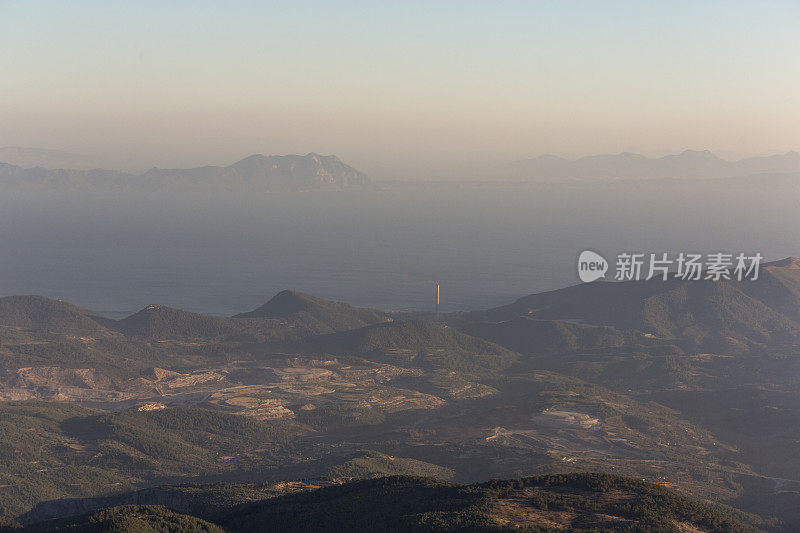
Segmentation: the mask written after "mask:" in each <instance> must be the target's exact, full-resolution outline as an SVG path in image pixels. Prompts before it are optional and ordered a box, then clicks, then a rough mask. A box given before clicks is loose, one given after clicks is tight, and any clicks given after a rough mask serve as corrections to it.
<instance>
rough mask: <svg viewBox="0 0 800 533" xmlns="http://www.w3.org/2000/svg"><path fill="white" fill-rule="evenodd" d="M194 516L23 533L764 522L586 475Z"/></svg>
mask: <svg viewBox="0 0 800 533" xmlns="http://www.w3.org/2000/svg"><path fill="white" fill-rule="evenodd" d="M201 490H202V489H201ZM200 516H202V517H203V518H196V517H194V516H189V515H185V514H180V513H177V512H175V511H171V510H169V509H167V508H165V507H161V506H141V505H138V506H131V505H129V506H121V507H112V508H108V509H102V510H97V511H92V512H89V513H87V514H84V515H80V516H75V517H70V518H61V519H55V520H50V521H46V522H40V523H38V524H33V525H29V526H27V527H25V528H24V529H23V530H22V531H24V532H27V531H31V532H42V533H46V532H54V531H63V530H77V529H80V530H81V531H98V532H100V531H109V532H110V531H171V532H175V533H183V532H206V531H208V532H216V531H223V530H224V531H228V532H233V533H236V532H245V531H285V532H291V531H320V532H325V531H336V532H339V531H359V532H372V531H375V532H385V531H430V532H435V531H439V532H447V531H476V532H477V531H485V532H489V531H497V532H500V531H530V532H545V531H559V530H569V531H576V532H590V531H592V532H594V531H663V532H676V533H678V532H686V531H706V532H720V533H721V532H742V533H745V532H756V531H759V529H758V527H759V526H762V525H763V524H764V523H763V521H762V520H761V519H759V518H758V517H756V516H753V515H748V514H745V513H742V512H739V511H736V510H733V509H729V508H725V507H719V506H712V505H708V504H704V503H700V502H697V501H694V500H691V499H689V498H686V497H684V496H679V495H677V494H675V493H674V492H671V491H669V490H667V489H665V488H663V487H659V486H656V485H652V484H649V483H645V482H643V481H638V480H633V479H630V478H626V477H622V476H616V475H609V474H593V473H574V474H562V475H546V476H536V477H529V478H522V479H510V480H494V481H490V482H486V483H479V484H474V485H459V484H453V483H447V482H443V481H437V480H432V479H429V478H421V477H408V476H394V477H384V478H379V479H372V480H362V481H353V482H349V483H345V484H341V485H330V486H326V487H321V488H316V489H313V490H305V491H301V492H293V493H289V494H285V495H280V496H275V497H272V498H265V499H262V500H260V501H251V502H247V501H245V502H243V503H240V504H238V505H236V504H235V505H231V506H230V507H229V508H227V509H222V510H219V509H216V508H211V509H206V510H205V512H203V513H200ZM135 528H139V529H135ZM147 528H149V529H147Z"/></svg>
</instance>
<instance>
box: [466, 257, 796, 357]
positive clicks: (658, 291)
mask: <svg viewBox="0 0 800 533" xmlns="http://www.w3.org/2000/svg"><path fill="white" fill-rule="evenodd" d="M799 262H800V260H798V259H796V258H788V259H786V260H783V261H779V262H775V263H770V264H767V265H765V266H764V267H763V269H762V272H761V275H760V277H759V279H758V280H757V281H742V282H737V281H725V280H723V281H719V282H713V281H688V282H687V281H682V280H678V279H668V280H661V279H654V280H649V281H626V282H604V281H600V282H594V283H586V284H581V285H574V286H572V287H567V288H565V289H558V290H554V291H548V292H543V293H538V294H533V295H530V296H525V297H523V298H520V299H519V300H517V301H516V302H514V303H512V304H509V305H506V306H503V307H498V308H494V309H490V310H488V311H485V312H477V313H472V314H468V315H467V316H466V317H465V318H462V319H461V320H462V321H463V322H473V323H479V322H491V323H494V322H504V321H509V320H514V319H517V318H518V317H523V316H524V317H529V318H535V319H540V320H561V321H565V320H566V321H576V320H577V321H580V322H582V323H584V324H587V325H594V326H611V327H614V328H617V329H619V330H623V331H624V330H635V331H637V332H640V333H643V334H645V335H650V336H654V337H657V338H661V339H667V340H670V339H673V340H675V339H677V340H682V341H685V342H686V343H688V345H689V346H690V347H694V349H708V350H723V351H727V352H731V351H732V352H734V353H736V352H747V351H750V350H754V349H760V348H762V347H764V346H770V345H787V344H795V343H797V341H798V334H800V321H798V319H800V267H798V264H800V263H799ZM512 325H513V326H516V329H517V330H519V329H520V327H521V326H522V325H526V326H527V328H523V329H532V328H534V326H536V327H539V328H541V327H542V325H541V324H538V325H537V324H536V323H534V322H527V323H521V322H519V321H517V322H515V323H514V324H512ZM512 325H508V324H507V325H506V326H505V327H506V328H510V327H511V326H512ZM481 327H483V328H484V329H486V328H488V329H491V328H489V327H488V326H477V325H472V326H469V327H468V329H470V330H471V331H476V330H477V329H480V328H481ZM564 327H566V326H564ZM476 328H477V329H476ZM531 334H532V333H531Z"/></svg>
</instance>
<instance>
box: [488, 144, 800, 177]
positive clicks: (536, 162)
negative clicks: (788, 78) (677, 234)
mask: <svg viewBox="0 0 800 533" xmlns="http://www.w3.org/2000/svg"><path fill="white" fill-rule="evenodd" d="M497 172H498V175H499V176H500V177H503V178H506V179H518V180H535V181H560V180H571V179H573V180H609V179H666V178H673V179H715V178H730V177H737V176H749V175H754V174H784V173H794V172H800V153H797V152H794V151H792V152H787V153H785V154H780V155H773V156H769V157H751V158H747V159H740V160H739V161H726V160H725V159H721V158H719V157H717V156H716V155H714V154H713V153H711V152H709V151H708V150H703V151H695V150H686V151H684V152H681V153H680V154H674V155H667V156H664V157H658V158H650V157H645V156H643V155H639V154H634V153H630V152H623V153H621V154H605V155H592V156H587V157H581V158H580V159H575V160H572V159H565V158H562V157H558V156H554V155H541V156H539V157H535V158H532V159H523V160H520V161H515V162H513V163H510V164H508V165H504V166H502V167H500V168H499V169H498V171H497Z"/></svg>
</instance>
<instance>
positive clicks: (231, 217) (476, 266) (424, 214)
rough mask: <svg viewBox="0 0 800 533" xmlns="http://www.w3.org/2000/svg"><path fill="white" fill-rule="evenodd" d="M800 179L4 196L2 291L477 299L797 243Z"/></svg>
mask: <svg viewBox="0 0 800 533" xmlns="http://www.w3.org/2000/svg"><path fill="white" fill-rule="evenodd" d="M799 208H800V191H797V190H791V191H787V190H786V189H783V190H781V191H770V190H760V189H757V188H749V189H747V190H742V189H738V190H731V189H725V188H720V187H707V188H704V187H690V186H683V185H673V186H662V185H648V186H634V187H630V186H622V185H607V186H599V185H598V186H573V187H558V188H557V187H548V186H538V187H534V186H530V187H478V186H474V187H464V188H455V187H438V188H437V187H430V188H409V189H401V190H383V191H369V192H353V193H349V192H348V193H304V194H276V195H268V196H263V197H259V198H253V197H245V198H234V197H226V198H185V197H159V198H145V197H131V196H110V195H97V194H86V195H77V194H70V195H68V196H59V195H54V194H50V193H41V194H13V195H9V194H6V195H4V196H3V197H1V198H0V295H11V294H41V295H44V296H48V297H51V298H58V299H63V300H67V301H70V302H72V303H75V304H78V305H81V306H84V307H88V308H90V309H93V310H95V311H97V312H100V313H102V314H105V315H107V316H111V317H122V316H125V315H127V314H130V313H132V312H135V311H137V310H139V309H141V308H143V307H145V306H146V305H148V304H151V303H158V304H163V305H170V306H174V307H180V308H183V309H189V310H192V311H197V312H203V313H211V314H217V315H231V314H234V313H238V312H242V311H248V310H251V309H253V308H255V307H257V306H259V305H261V304H262V303H264V302H265V301H266V300H267V299H269V298H270V297H271V296H272V295H274V294H275V293H277V292H278V291H280V290H283V289H287V288H289V289H296V290H299V291H303V292H307V293H310V294H314V295H317V296H320V297H324V298H332V299H337V300H343V301H347V302H350V303H353V304H356V305H359V306H370V307H377V308H381V309H388V310H399V309H417V310H429V309H432V308H433V305H434V301H435V300H434V299H435V294H436V293H435V284H436V283H437V282H438V283H440V284H441V294H442V309H443V310H445V311H452V310H469V309H478V308H486V307H491V306H495V305H501V304H505V303H509V302H511V301H513V300H514V299H516V298H518V297H520V296H522V295H525V294H530V293H532V292H538V291H543V290H549V289H555V288H559V287H563V286H566V285H570V284H573V283H576V282H577V276H576V270H575V261H576V258H577V255H578V254H579V252H580V251H582V250H584V249H593V250H596V251H599V252H601V253H604V254H606V256H607V257H608V256H611V255H613V254H616V253H617V252H619V251H623V250H625V251H642V252H662V251H717V250H729V251H740V250H741V251H760V252H762V253H763V254H764V255H766V256H767V257H768V258H770V259H777V258H781V257H785V256H788V255H800V209H799Z"/></svg>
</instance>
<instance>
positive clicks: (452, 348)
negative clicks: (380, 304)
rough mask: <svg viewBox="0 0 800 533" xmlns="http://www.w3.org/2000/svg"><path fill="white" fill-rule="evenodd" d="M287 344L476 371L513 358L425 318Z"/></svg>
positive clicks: (494, 368)
mask: <svg viewBox="0 0 800 533" xmlns="http://www.w3.org/2000/svg"><path fill="white" fill-rule="evenodd" d="M289 347H291V348H293V349H296V350H299V351H300V352H303V353H320V354H331V355H340V356H357V357H364V358H368V359H370V360H371V361H381V362H386V363H391V364H398V365H414V366H419V367H423V368H425V367H427V368H444V369H449V370H458V371H464V372H477V373H486V372H490V373H491V372H496V371H498V370H500V369H502V368H506V367H508V366H509V365H511V364H513V363H514V362H515V361H516V358H517V355H516V354H515V353H513V352H512V351H510V350H508V349H506V348H503V347H501V346H498V345H496V344H493V343H491V342H487V341H485V340H482V339H478V338H476V337H471V336H469V335H466V334H464V333H462V332H460V331H458V330H457V329H455V328H452V327H449V326H446V325H442V324H435V323H433V322H426V321H424V320H410V321H396V322H387V323H383V324H374V325H371V326H366V327H363V328H359V329H354V330H351V331H344V332H341V333H332V334H329V335H319V336H315V337H309V338H308V339H304V340H300V341H297V342H296V343H293V344H291V345H289Z"/></svg>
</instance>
